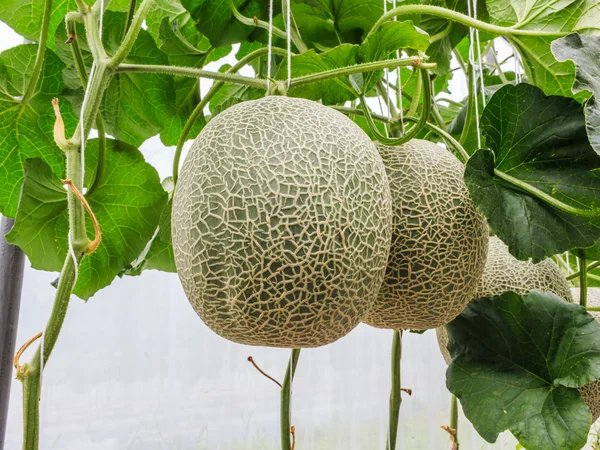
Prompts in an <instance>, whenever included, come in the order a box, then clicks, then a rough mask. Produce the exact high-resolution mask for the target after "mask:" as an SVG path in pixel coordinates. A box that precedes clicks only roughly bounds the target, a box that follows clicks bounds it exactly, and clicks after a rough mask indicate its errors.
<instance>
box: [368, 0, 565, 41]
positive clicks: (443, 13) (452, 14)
mask: <svg viewBox="0 0 600 450" xmlns="http://www.w3.org/2000/svg"><path fill="white" fill-rule="evenodd" d="M411 14H428V15H432V16H437V17H443V18H444V19H448V20H449V21H451V22H456V23H460V24H462V25H466V26H468V27H472V28H475V29H477V30H480V31H488V32H490V33H493V34H497V35H499V36H556V37H559V36H566V35H567V34H569V33H567V32H554V31H536V30H521V29H519V28H513V27H500V26H497V25H492V24H489V23H486V22H482V21H481V20H477V19H474V18H472V17H470V16H467V15H465V14H462V13H459V12H457V11H454V10H451V9H446V8H442V7H439V6H430V5H403V6H398V7H397V8H393V9H391V10H389V11H388V12H387V13H385V14H384V15H383V16H381V17H380V18H379V20H378V21H377V22H375V24H374V25H373V28H371V31H369V34H368V35H367V37H368V36H370V35H371V34H373V33H374V32H375V31H376V30H377V29H378V28H379V27H380V26H381V25H383V24H384V23H385V22H387V21H389V20H391V19H393V18H394V17H398V16H406V15H411Z"/></svg>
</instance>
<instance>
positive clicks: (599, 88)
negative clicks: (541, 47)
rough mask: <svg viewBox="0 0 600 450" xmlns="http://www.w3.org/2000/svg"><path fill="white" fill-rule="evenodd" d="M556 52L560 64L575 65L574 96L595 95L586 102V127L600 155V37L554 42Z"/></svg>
mask: <svg viewBox="0 0 600 450" xmlns="http://www.w3.org/2000/svg"><path fill="white" fill-rule="evenodd" d="M552 53H554V56H555V57H556V59H558V60H559V61H566V60H571V61H573V62H574V63H575V67H576V73H575V82H574V83H573V88H572V89H573V93H578V92H582V91H589V92H591V93H592V97H591V98H589V99H588V100H587V101H586V102H585V107H584V112H585V124H586V130H587V134H588V138H589V140H590V144H591V145H592V147H593V148H594V150H596V153H599V154H600V104H599V103H598V101H599V99H600V63H599V62H598V55H600V38H599V37H597V36H583V35H579V34H577V33H573V34H570V35H568V36H565V37H564V38H562V39H557V40H556V41H554V42H553V43H552Z"/></svg>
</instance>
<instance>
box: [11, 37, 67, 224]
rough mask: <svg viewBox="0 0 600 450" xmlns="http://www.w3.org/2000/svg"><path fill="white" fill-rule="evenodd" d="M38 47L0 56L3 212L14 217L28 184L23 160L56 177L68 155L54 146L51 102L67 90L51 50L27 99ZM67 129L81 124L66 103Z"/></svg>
mask: <svg viewBox="0 0 600 450" xmlns="http://www.w3.org/2000/svg"><path fill="white" fill-rule="evenodd" d="M36 52H37V46H36V45H19V46H17V47H13V48H11V49H8V50H6V51H4V52H2V53H1V54H0V142H2V152H1V155H2V156H1V157H0V213H2V214H3V215H5V216H8V217H14V216H15V214H16V212H17V203H18V201H19V190H20V188H21V183H22V182H23V161H25V160H26V159H27V158H41V159H43V160H44V161H45V162H46V163H47V164H48V165H49V166H50V167H51V169H52V172H53V173H54V174H56V175H60V174H62V172H63V170H64V154H63V152H62V151H61V150H60V149H59V148H58V147H57V146H56V144H55V143H54V137H53V128H54V121H55V116H54V112H53V110H52V103H51V102H52V98H54V97H58V96H59V95H60V93H61V91H62V89H63V80H62V77H61V73H62V70H63V68H64V67H65V66H64V64H63V63H62V62H61V61H60V60H59V59H58V57H57V56H56V55H55V54H54V53H53V52H52V51H50V50H47V51H46V58H45V61H44V66H43V68H42V73H41V75H40V79H39V81H38V85H37V89H36V90H35V94H34V95H33V97H32V98H31V100H30V101H29V103H28V104H26V105H25V104H23V102H22V100H21V98H22V97H23V96H24V95H25V92H26V91H27V87H28V85H29V82H30V80H31V75H32V73H33V66H34V62H35V56H36ZM60 108H61V111H62V116H63V120H64V121H65V125H66V127H67V131H72V130H73V129H74V126H75V125H74V124H75V122H76V119H75V117H74V116H73V114H72V113H71V109H70V107H69V104H68V103H67V102H63V103H62V104H61V105H60Z"/></svg>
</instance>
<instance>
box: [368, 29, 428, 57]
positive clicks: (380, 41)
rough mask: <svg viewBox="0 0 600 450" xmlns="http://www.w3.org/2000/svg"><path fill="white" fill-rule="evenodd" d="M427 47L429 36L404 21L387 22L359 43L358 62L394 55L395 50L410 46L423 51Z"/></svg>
mask: <svg viewBox="0 0 600 450" xmlns="http://www.w3.org/2000/svg"><path fill="white" fill-rule="evenodd" d="M427 47H429V36H428V35H427V34H426V33H423V32H422V31H419V30H418V29H417V28H415V26H414V24H413V23H412V22H411V21H410V20H409V21H406V22H387V23H385V24H383V25H382V26H381V27H379V28H378V29H377V31H376V32H375V33H373V34H372V35H371V36H369V37H368V38H367V39H365V41H364V42H363V43H362V44H361V45H360V47H359V49H358V57H359V62H372V61H381V60H383V59H389V58H393V57H395V52H396V50H402V49H404V48H412V49H414V50H418V51H421V52H424V51H425V50H427Z"/></svg>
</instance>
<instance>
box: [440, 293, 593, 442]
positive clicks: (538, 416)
mask: <svg viewBox="0 0 600 450" xmlns="http://www.w3.org/2000/svg"><path fill="white" fill-rule="evenodd" d="M447 329H448V334H449V337H450V342H449V345H448V349H449V351H450V354H451V356H452V358H453V359H452V363H451V364H450V367H449V368H448V371H447V373H446V384H447V386H448V389H449V390H450V391H451V392H452V393H454V394H455V395H456V396H457V397H458V398H459V399H460V402H461V404H462V407H463V411H464V413H465V415H466V416H467V418H468V419H469V420H470V421H471V422H472V423H473V426H474V427H475V429H476V430H477V431H478V433H479V434H480V435H481V436H482V437H483V438H484V439H485V440H487V441H488V442H495V441H496V439H497V437H498V434H499V433H501V432H502V431H504V430H510V431H511V432H512V433H513V434H514V435H515V437H516V438H517V439H518V440H519V442H520V443H521V444H522V445H523V446H524V447H525V448H527V449H529V450H546V449H549V448H560V449H573V450H575V449H580V448H582V447H583V446H584V445H585V443H586V440H587V434H588V432H589V429H590V425H591V419H592V417H591V413H590V411H589V409H588V408H587V406H586V404H585V402H584V400H583V399H582V397H581V395H580V394H579V392H578V390H577V389H576V388H577V387H580V386H582V385H584V384H587V383H589V382H591V381H594V380H596V379H598V378H600V324H598V323H597V322H596V321H595V320H594V318H593V317H592V316H590V315H589V314H588V313H587V312H586V311H585V309H584V308H582V307H580V306H579V305H575V304H572V303H567V302H565V301H564V300H562V299H561V298H559V297H557V296H556V295H554V294H550V293H542V292H539V291H533V292H531V293H530V294H529V295H525V296H519V295H517V294H515V293H513V292H507V293H505V294H502V295H500V296H496V297H491V298H482V299H478V300H475V301H473V302H471V303H470V304H469V305H468V306H467V307H466V308H465V310H464V311H463V312H462V313H461V315H460V316H458V317H457V318H456V319H455V320H454V321H452V322H450V323H449V324H448V325H447Z"/></svg>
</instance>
